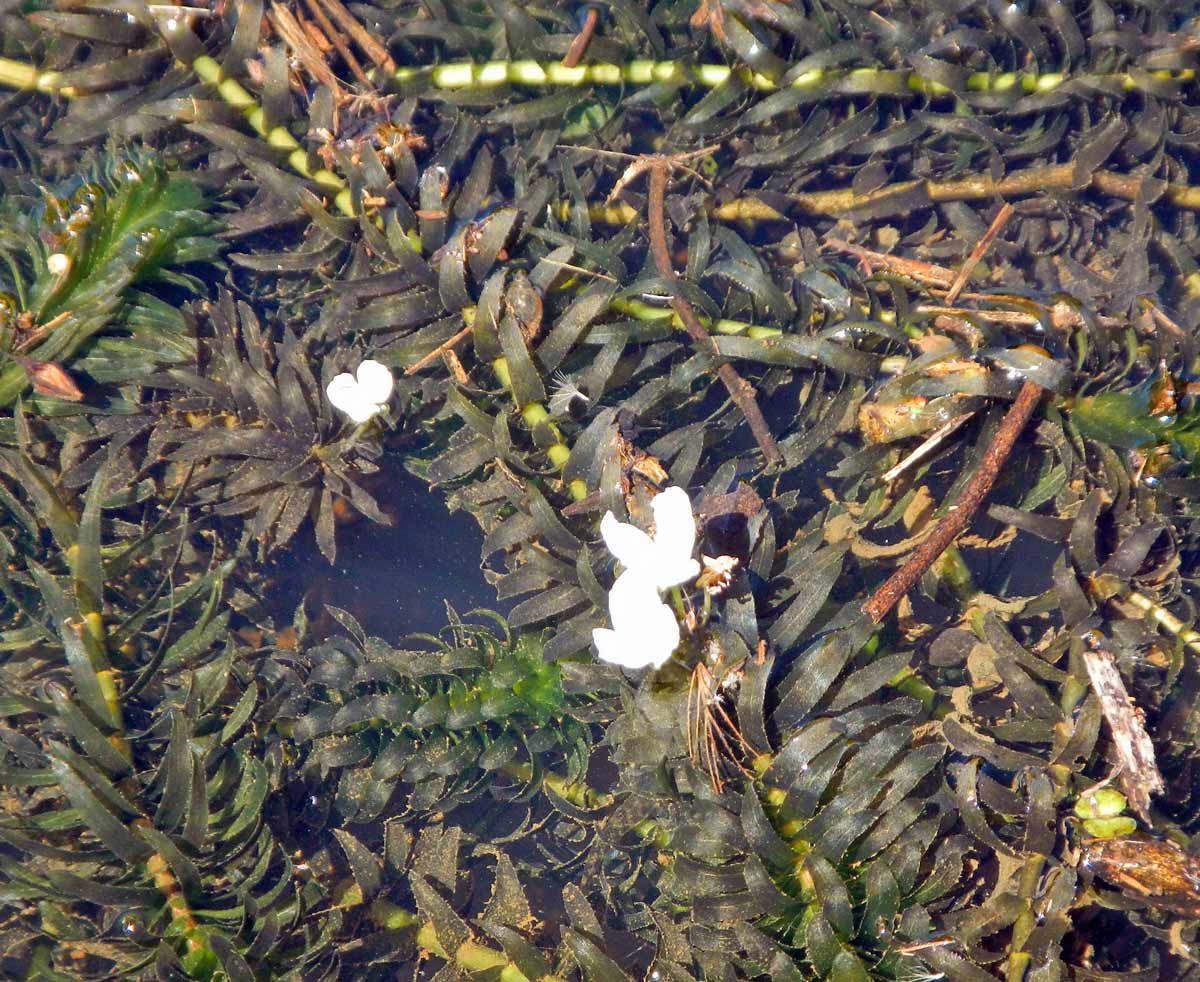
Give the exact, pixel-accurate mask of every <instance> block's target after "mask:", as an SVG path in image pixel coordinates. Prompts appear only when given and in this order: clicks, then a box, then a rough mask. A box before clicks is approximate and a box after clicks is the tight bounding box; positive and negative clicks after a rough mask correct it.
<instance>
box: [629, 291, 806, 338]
mask: <svg viewBox="0 0 1200 982" xmlns="http://www.w3.org/2000/svg"><path fill="white" fill-rule="evenodd" d="M609 307H610V308H611V309H612V310H615V311H617V313H620V314H628V315H629V316H630V317H635V318H637V319H638V320H640V321H670V322H671V326H672V327H673V328H675V329H676V330H678V331H682V330H683V321H681V320H680V319H679V315H678V314H676V313H675V311H673V310H672V309H671V308H670V307H653V306H651V305H650V304H648V303H645V302H643V301H641V300H613V301H612V302H611V303H610V304H609ZM697 316H698V317H699V319H700V323H701V324H703V325H704V326H705V327H706V328H708V330H710V331H715V332H716V333H717V334H744V335H745V336H746V337H748V338H754V339H756V340H761V339H763V338H778V337H782V336H783V331H782V330H781V329H780V328H778V327H766V326H764V325H762V324H747V323H746V322H745V321H732V320H725V319H724V318H721V319H719V320H715V321H714V320H713V319H712V318H711V317H705V316H704V315H703V314H698V315H697Z"/></svg>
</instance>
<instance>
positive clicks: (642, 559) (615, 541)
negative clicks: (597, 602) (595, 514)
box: [600, 511, 655, 569]
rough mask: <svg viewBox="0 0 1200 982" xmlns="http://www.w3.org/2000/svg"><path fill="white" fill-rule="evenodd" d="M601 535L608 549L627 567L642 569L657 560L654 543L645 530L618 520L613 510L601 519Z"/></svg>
mask: <svg viewBox="0 0 1200 982" xmlns="http://www.w3.org/2000/svg"><path fill="white" fill-rule="evenodd" d="M600 535H601V536H603V538H604V544H605V545H606V546H608V551H609V552H611V553H612V554H613V555H614V556H616V557H617V561H618V562H619V563H620V564H621V565H622V566H624V567H625V568H626V569H642V568H646V567H649V566H652V565H653V564H654V561H655V551H654V543H653V542H652V541H651V540H650V536H648V535H647V534H646V533H645V532H643V531H642V530H641V529H640V528H638V527H637V526H635V525H629V524H627V523H625V522H620V521H618V520H617V516H616V515H614V514H613V513H612V512H611V511H609V512H605V513H604V517H603V518H602V519H600Z"/></svg>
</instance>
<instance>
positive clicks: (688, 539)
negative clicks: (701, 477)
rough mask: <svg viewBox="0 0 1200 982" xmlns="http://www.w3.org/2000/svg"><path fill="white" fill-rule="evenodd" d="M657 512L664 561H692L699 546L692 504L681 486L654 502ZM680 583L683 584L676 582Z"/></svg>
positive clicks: (656, 534)
mask: <svg viewBox="0 0 1200 982" xmlns="http://www.w3.org/2000/svg"><path fill="white" fill-rule="evenodd" d="M650 507H651V508H652V509H653V510H654V546H655V549H656V550H657V551H658V553H659V556H660V557H661V558H668V557H669V558H670V559H671V560H676V559H681V558H688V559H690V558H691V555H692V550H693V549H694V548H695V547H696V519H695V518H693V517H692V502H691V499H690V498H688V495H687V492H686V491H684V490H683V488H681V487H670V488H667V489H666V490H665V491H663V492H662V493H661V494H658V495H655V497H654V500H653V501H652V502H650ZM676 582H680V581H678V580H677V581H676Z"/></svg>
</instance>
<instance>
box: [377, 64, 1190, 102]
mask: <svg viewBox="0 0 1200 982" xmlns="http://www.w3.org/2000/svg"><path fill="white" fill-rule="evenodd" d="M735 75H736V77H738V78H739V79H741V80H742V81H743V82H745V83H746V84H748V85H750V86H751V87H752V88H755V89H758V90H759V91H761V92H772V91H774V90H776V89H778V88H779V85H778V84H777V83H776V82H775V81H773V80H772V79H770V78H768V77H767V76H766V75H761V74H759V73H758V72H752V71H749V70H747V69H745V68H739V67H731V66H729V65H708V64H699V65H689V64H687V63H686V62H682V61H630V62H626V63H625V64H621V65H616V64H610V63H605V62H601V63H596V64H589V65H576V66H574V67H571V68H568V67H566V66H565V65H562V64H560V63H558V62H541V61H489V62H482V63H476V62H454V63H451V64H446V65H436V66H433V67H429V66H416V65H414V66H405V67H403V68H398V69H397V70H396V72H395V73H394V74H393V76H392V78H393V79H394V80H395V81H396V82H397V83H400V84H403V83H405V82H413V81H418V80H420V81H426V82H428V83H429V84H431V85H432V86H433V87H434V88H438V89H474V88H481V89H486V88H494V87H497V86H501V85H529V86H583V85H650V84H653V83H660V84H661V83H666V84H675V85H700V86H703V87H706V88H716V87H717V86H719V85H723V84H725V83H726V82H728V81H729V79H730V77H732V76H735ZM1146 75H1147V76H1148V77H1149V78H1153V79H1156V80H1164V81H1176V82H1191V81H1194V80H1195V78H1196V72H1195V70H1193V69H1190V68H1189V69H1184V70H1182V71H1178V72H1170V71H1156V72H1148V73H1146ZM1075 77H1078V76H1071V75H1066V74H1063V73H1062V72H1049V73H1046V74H1041V75H1039V74H1036V73H1032V72H1004V73H1002V74H992V73H990V72H974V73H972V74H971V75H969V76H968V77H967V82H966V88H967V89H968V90H969V91H971V92H1008V91H1011V90H1013V89H1017V90H1020V91H1022V92H1027V93H1035V92H1051V91H1053V90H1054V89H1056V88H1058V87H1059V86H1060V85H1062V84H1063V83H1064V82H1066V81H1068V80H1069V79H1071V78H1075ZM1091 77H1092V78H1094V79H1095V80H1096V81H1097V82H1099V83H1103V82H1111V81H1114V80H1115V81H1116V82H1117V83H1118V84H1120V85H1121V87H1122V88H1124V89H1126V90H1134V89H1139V88H1141V87H1142V82H1141V79H1140V78H1139V77H1138V76H1135V75H1132V74H1129V73H1126V72H1121V73H1118V74H1115V75H1095V76H1091ZM833 83H837V84H839V86H840V87H841V88H843V89H845V90H849V91H855V90H856V89H862V90H863V91H864V92H875V93H878V92H892V93H894V94H897V95H900V94H903V93H906V92H911V93H914V94H918V95H924V96H952V95H954V90H953V89H951V88H950V87H948V86H946V85H943V84H942V83H940V82H935V81H933V80H932V79H927V78H922V77H921V76H920V75H918V74H917V73H916V72H913V71H911V70H907V69H883V68H851V69H826V68H815V69H812V70H811V71H807V72H803V73H801V74H800V75H797V76H796V77H795V78H793V79H791V81H790V82H789V83H788V86H787V87H788V88H791V89H800V90H803V89H815V88H819V87H821V86H824V85H830V84H833Z"/></svg>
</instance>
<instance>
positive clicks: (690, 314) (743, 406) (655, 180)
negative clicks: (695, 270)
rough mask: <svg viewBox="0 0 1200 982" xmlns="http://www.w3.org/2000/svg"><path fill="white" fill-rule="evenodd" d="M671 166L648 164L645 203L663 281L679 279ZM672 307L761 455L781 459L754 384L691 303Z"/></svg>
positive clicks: (771, 460) (657, 162)
mask: <svg viewBox="0 0 1200 982" xmlns="http://www.w3.org/2000/svg"><path fill="white" fill-rule="evenodd" d="M670 166H671V164H670V161H669V160H667V159H665V158H659V159H657V160H654V162H653V163H652V164H651V166H650V200H649V203H648V211H649V214H648V217H649V221H650V254H651V255H652V256H653V257H654V265H655V266H656V267H657V268H658V275H659V276H661V277H662V278H663V279H666V280H678V279H679V277H678V276H677V275H676V273H675V267H674V266H672V265H671V252H670V250H669V249H668V248H667V224H666V210H665V198H666V191H667V171H668V170H669V169H670ZM671 306H672V308H674V310H675V313H676V314H678V315H679V319H680V321H682V322H683V328H684V330H685V331H687V332H688V335H689V336H690V337H691V339H692V340H693V341H694V342H695V343H696V345H697V346H698V347H699V348H700V349H701V350H702V351H704V352H705V354H707V355H708V357H709V358H710V359H711V361H712V363H713V364H714V365H716V366H717V375H718V377H719V378H720V379H721V381H722V382H724V383H725V388H726V389H728V390H729V395H730V397H731V398H732V399H733V401H734V402H735V403H736V404H737V407H738V408H739V409H740V410H741V411H742V415H743V416H745V417H746V422H747V423H749V424H750V432H751V433H753V434H754V439H755V440H756V441H758V446H759V449H760V450H762V453H763V458H764V459H765V460H766V462H767V463H768V464H777V463H778V462H779V461H781V460H782V459H783V454H781V453H780V452H779V445H778V444H777V443H776V442H775V437H773V436H772V435H771V429H770V427H768V426H767V421H766V420H765V419H763V414H762V410H761V409H759V408H758V403H757V402H755V401H754V387H753V386H752V385H751V384H750V383H749V382H747V381H746V380H745V379H744V378H742V377H741V375H739V374H738V371H737V369H736V368H734V367H733V366H732V365H731V364H729V362H727V361H725V359H724V358H723V357H722V356H721V352H720V351H719V350H718V348H717V343H716V342H715V341H714V340H713V338H712V335H711V334H709V333H708V331H706V330H705V329H704V325H702V324H701V323H700V318H698V317H697V316H696V311H695V310H693V309H692V305H691V304H690V303H688V302H687V300H685V299H684V298H683V297H672V298H671Z"/></svg>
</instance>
